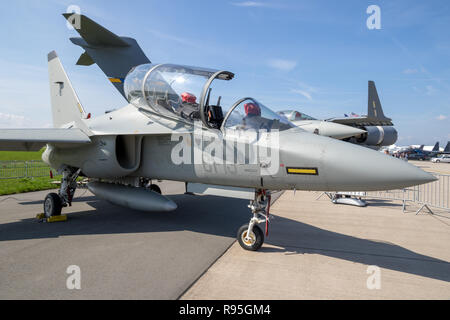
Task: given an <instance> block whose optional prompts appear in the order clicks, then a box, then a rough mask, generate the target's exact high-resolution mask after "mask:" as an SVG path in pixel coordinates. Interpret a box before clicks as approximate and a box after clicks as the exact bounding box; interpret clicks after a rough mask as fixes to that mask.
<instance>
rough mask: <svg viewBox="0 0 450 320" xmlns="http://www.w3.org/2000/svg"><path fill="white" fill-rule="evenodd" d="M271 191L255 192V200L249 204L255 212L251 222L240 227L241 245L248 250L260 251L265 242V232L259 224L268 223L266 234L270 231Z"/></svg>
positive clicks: (238, 236) (239, 239) (238, 235)
mask: <svg viewBox="0 0 450 320" xmlns="http://www.w3.org/2000/svg"><path fill="white" fill-rule="evenodd" d="M270 201H271V196H270V192H268V191H265V190H259V191H257V192H256V193H255V200H253V201H251V202H250V205H249V206H248V207H249V208H250V209H251V210H252V213H253V217H252V218H251V219H250V222H249V224H245V225H243V226H242V227H240V228H239V231H238V234H237V240H238V242H239V244H240V245H241V247H242V248H243V249H245V250H248V251H258V250H259V249H260V248H261V247H262V245H263V243H264V232H263V231H262V230H261V228H260V227H259V226H258V224H260V223H264V222H265V223H266V236H268V232H269V211H270Z"/></svg>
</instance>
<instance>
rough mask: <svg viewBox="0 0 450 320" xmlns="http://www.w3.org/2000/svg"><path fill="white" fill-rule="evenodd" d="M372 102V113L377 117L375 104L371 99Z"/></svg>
mask: <svg viewBox="0 0 450 320" xmlns="http://www.w3.org/2000/svg"><path fill="white" fill-rule="evenodd" d="M372 104H373V113H374V114H375V118H376V117H377V106H376V105H375V101H372Z"/></svg>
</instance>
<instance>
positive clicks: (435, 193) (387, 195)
mask: <svg viewBox="0 0 450 320" xmlns="http://www.w3.org/2000/svg"><path fill="white" fill-rule="evenodd" d="M432 174H433V175H434V176H435V177H436V178H438V179H439V180H437V181H434V182H430V183H427V184H423V185H420V186H414V187H410V188H406V189H401V190H388V191H371V192H358V194H357V195H355V193H354V192H353V193H352V192H349V193H345V192H343V193H339V194H341V195H342V194H348V195H349V196H357V197H363V198H366V199H370V198H372V199H373V198H375V199H383V200H397V201H401V202H402V203H403V212H405V209H406V206H407V204H408V203H411V204H413V203H414V204H416V205H419V206H420V209H419V210H417V212H416V214H417V213H419V212H420V211H422V210H423V209H427V210H428V211H429V212H430V213H433V211H432V209H433V208H435V209H442V210H448V211H450V175H446V174H439V173H432ZM327 194H328V195H330V194H329V193H327ZM333 195H334V194H333ZM331 197H332V196H331ZM319 198H320V197H319Z"/></svg>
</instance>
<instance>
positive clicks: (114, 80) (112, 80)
mask: <svg viewBox="0 0 450 320" xmlns="http://www.w3.org/2000/svg"><path fill="white" fill-rule="evenodd" d="M109 81H111V82H112V83H122V80H120V79H119V78H109Z"/></svg>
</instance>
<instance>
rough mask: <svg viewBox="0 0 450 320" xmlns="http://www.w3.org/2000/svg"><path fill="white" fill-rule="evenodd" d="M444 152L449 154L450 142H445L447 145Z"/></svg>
mask: <svg viewBox="0 0 450 320" xmlns="http://www.w3.org/2000/svg"><path fill="white" fill-rule="evenodd" d="M444 152H445V153H450V141H448V142H447V145H446V146H445V149H444Z"/></svg>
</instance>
